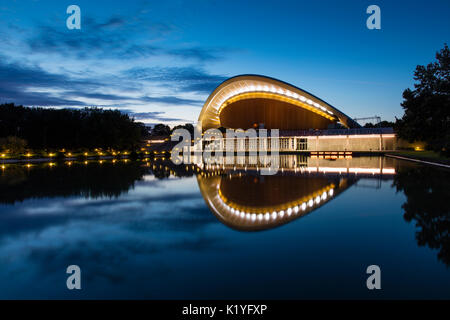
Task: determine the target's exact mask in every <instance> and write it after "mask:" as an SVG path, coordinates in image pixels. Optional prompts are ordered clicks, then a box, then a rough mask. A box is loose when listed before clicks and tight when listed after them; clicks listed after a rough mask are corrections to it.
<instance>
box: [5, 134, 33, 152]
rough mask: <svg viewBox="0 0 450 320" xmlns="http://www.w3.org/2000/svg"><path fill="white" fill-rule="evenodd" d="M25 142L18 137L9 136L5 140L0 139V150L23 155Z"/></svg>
mask: <svg viewBox="0 0 450 320" xmlns="http://www.w3.org/2000/svg"><path fill="white" fill-rule="evenodd" d="M26 146H27V142H26V141H25V140H24V139H20V138H18V137H14V136H9V137H6V138H0V150H2V151H5V152H10V153H13V154H18V153H23V152H24V151H25V147H26Z"/></svg>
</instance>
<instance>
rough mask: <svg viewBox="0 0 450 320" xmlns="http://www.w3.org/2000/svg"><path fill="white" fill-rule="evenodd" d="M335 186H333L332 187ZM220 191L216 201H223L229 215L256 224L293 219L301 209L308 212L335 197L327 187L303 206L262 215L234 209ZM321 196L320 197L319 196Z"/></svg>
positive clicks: (331, 189)
mask: <svg viewBox="0 0 450 320" xmlns="http://www.w3.org/2000/svg"><path fill="white" fill-rule="evenodd" d="M331 186H333V185H331ZM217 190H218V193H219V194H218V196H217V197H216V199H218V200H219V201H221V206H222V208H224V209H226V210H227V211H228V212H229V213H231V214H233V215H234V216H235V217H236V218H241V219H246V220H247V221H249V222H250V221H251V222H255V221H256V220H258V221H263V220H265V221H270V220H273V221H275V220H277V219H283V218H285V217H291V216H292V213H293V212H294V213H296V214H297V213H298V212H299V211H300V208H301V209H302V210H303V211H306V209H307V206H309V207H313V206H314V204H316V205H319V204H320V203H321V202H322V200H323V201H325V200H326V199H328V197H332V196H333V193H334V191H333V188H330V187H326V188H324V189H322V191H319V192H318V193H316V195H314V196H312V197H311V198H310V199H308V200H306V201H304V202H302V204H301V205H300V204H296V205H291V206H289V207H287V208H285V209H281V210H279V211H272V212H266V213H264V212H261V213H255V212H254V211H253V212H252V211H246V210H245V209H238V208H233V207H231V206H230V205H228V204H227V203H226V199H225V198H224V196H223V195H222V193H221V191H220V188H218V189H217ZM317 194H319V195H317Z"/></svg>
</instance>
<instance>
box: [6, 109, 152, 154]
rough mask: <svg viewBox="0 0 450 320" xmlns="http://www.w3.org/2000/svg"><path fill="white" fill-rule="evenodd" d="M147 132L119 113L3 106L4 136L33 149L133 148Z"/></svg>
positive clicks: (113, 111) (116, 111) (141, 124)
mask: <svg viewBox="0 0 450 320" xmlns="http://www.w3.org/2000/svg"><path fill="white" fill-rule="evenodd" d="M146 133H147V129H146V127H145V125H144V124H143V123H138V122H135V121H134V119H131V118H130V117H129V116H128V115H126V114H123V113H121V112H120V111H118V110H103V109H99V108H85V109H81V110H78V109H48V108H28V107H23V106H15V105H14V104H2V105H0V137H18V138H21V139H24V140H26V143H27V147H28V148H32V149H47V148H50V149H51V148H54V149H59V148H68V149H81V148H86V149H93V148H105V149H108V148H113V149H119V150H121V149H130V148H131V149H133V148H136V147H137V146H138V145H139V143H140V141H141V139H142V138H144V136H145V135H146Z"/></svg>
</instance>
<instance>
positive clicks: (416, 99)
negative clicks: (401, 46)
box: [397, 44, 450, 156]
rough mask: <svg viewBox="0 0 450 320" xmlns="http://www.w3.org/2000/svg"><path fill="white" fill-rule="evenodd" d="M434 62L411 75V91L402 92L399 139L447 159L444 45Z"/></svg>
mask: <svg viewBox="0 0 450 320" xmlns="http://www.w3.org/2000/svg"><path fill="white" fill-rule="evenodd" d="M436 60H437V61H435V62H432V63H430V64H428V65H427V66H426V67H425V66H421V65H418V66H417V67H416V70H415V72H414V80H415V81H416V83H415V84H414V90H411V89H409V88H408V89H406V90H405V91H404V92H403V99H404V101H403V102H402V104H401V105H402V107H403V109H404V110H405V113H404V115H403V117H402V119H400V120H398V125H397V132H398V136H399V137H400V138H404V139H406V140H408V141H410V142H413V141H414V140H421V141H424V142H426V143H427V148H428V149H432V150H434V151H437V152H440V153H441V154H443V155H445V156H450V50H449V48H448V46H447V44H445V45H444V48H443V49H441V50H440V51H439V52H437V53H436Z"/></svg>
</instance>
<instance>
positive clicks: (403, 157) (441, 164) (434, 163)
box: [385, 153, 450, 169]
mask: <svg viewBox="0 0 450 320" xmlns="http://www.w3.org/2000/svg"><path fill="white" fill-rule="evenodd" d="M385 156H386V157H390V158H394V159H399V160H405V161H413V162H418V163H421V164H425V165H432V166H439V167H443V168H447V169H450V164H448V163H444V162H439V161H429V160H428V159H427V160H424V158H421V157H411V156H406V155H398V154H395V153H393V154H390V153H386V154H385ZM449 163H450V160H449Z"/></svg>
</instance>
